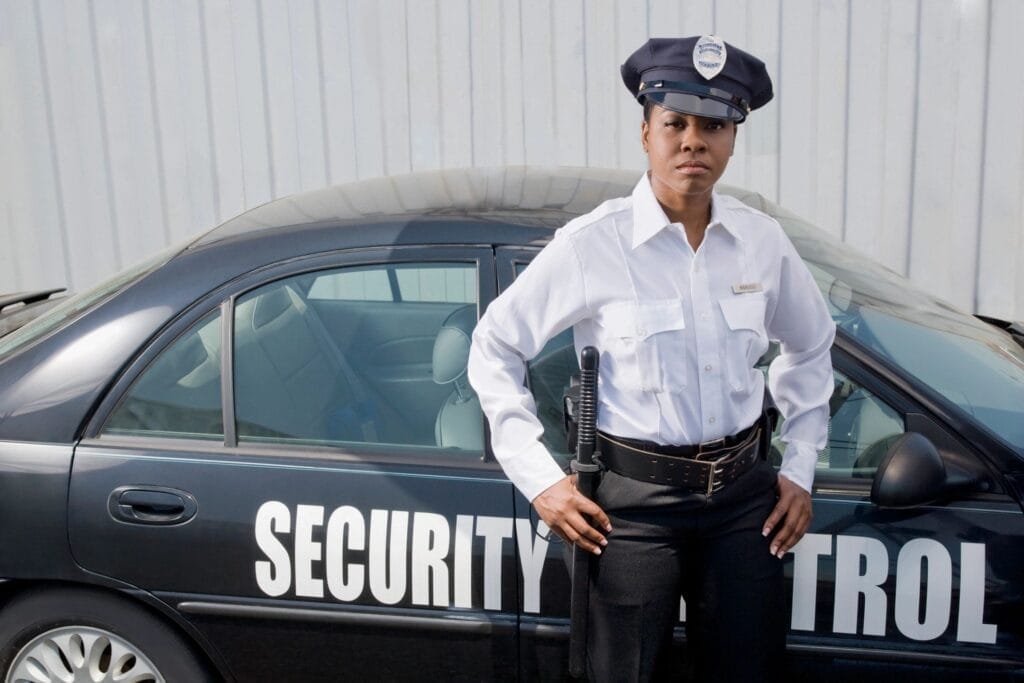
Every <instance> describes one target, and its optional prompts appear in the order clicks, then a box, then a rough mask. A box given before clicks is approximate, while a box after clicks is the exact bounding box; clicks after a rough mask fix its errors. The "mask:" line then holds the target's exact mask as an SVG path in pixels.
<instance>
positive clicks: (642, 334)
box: [636, 327, 647, 337]
mask: <svg viewBox="0 0 1024 683" xmlns="http://www.w3.org/2000/svg"><path fill="white" fill-rule="evenodd" d="M636 333H637V334H638V335H640V336H641V337H642V336H644V335H645V334H647V330H645V329H644V328H642V327H639V328H637V330H636Z"/></svg>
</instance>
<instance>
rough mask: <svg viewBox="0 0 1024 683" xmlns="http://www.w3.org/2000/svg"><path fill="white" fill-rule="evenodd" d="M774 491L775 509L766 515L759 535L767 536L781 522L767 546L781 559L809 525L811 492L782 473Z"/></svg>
mask: <svg viewBox="0 0 1024 683" xmlns="http://www.w3.org/2000/svg"><path fill="white" fill-rule="evenodd" d="M775 493H776V494H777V495H778V497H779V500H778V502H776V503H775V509H773V510H772V513H771V514H770V515H768V519H767V520H766V521H765V523H764V529H763V530H762V531H761V535H762V536H768V535H769V534H771V533H772V530H773V529H775V527H776V526H778V524H779V523H780V522H781V523H782V527H781V528H780V529H779V530H778V532H777V533H776V534H775V538H773V539H772V544H771V547H770V548H769V552H770V553H771V554H772V555H775V556H776V557H778V558H779V559H781V558H782V556H783V555H785V554H786V553H787V552H788V551H789V549H790V548H792V547H793V546H795V545H796V544H797V542H798V541H799V540H800V539H801V538H803V536H804V534H805V533H806V532H807V528H808V527H809V526H810V525H811V517H812V516H813V515H812V513H811V494H810V493H808V492H807V491H805V490H804V489H803V488H802V487H801V486H799V485H797V484H794V483H793V482H791V481H790V480H789V479H787V478H786V477H785V476H784V475H781V474H780V475H779V476H778V480H777V481H776V483H775Z"/></svg>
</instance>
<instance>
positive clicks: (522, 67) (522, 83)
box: [517, 0, 530, 164]
mask: <svg viewBox="0 0 1024 683" xmlns="http://www.w3.org/2000/svg"><path fill="white" fill-rule="evenodd" d="M517 5H518V8H519V9H518V11H519V88H520V91H521V92H522V97H520V98H519V99H520V105H519V106H520V107H521V108H522V110H523V136H522V138H523V163H524V164H529V163H530V160H529V159H528V158H527V157H526V149H527V147H526V135H527V128H526V99H527V98H526V95H527V92H526V54H525V52H524V50H523V0H518V2H517Z"/></svg>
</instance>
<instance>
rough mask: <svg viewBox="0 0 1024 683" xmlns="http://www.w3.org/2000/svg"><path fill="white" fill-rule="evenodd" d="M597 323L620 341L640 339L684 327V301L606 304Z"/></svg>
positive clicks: (669, 300)
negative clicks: (620, 339)
mask: <svg viewBox="0 0 1024 683" xmlns="http://www.w3.org/2000/svg"><path fill="white" fill-rule="evenodd" d="M597 322H598V323H599V324H600V325H601V327H603V328H605V329H606V330H608V331H609V332H610V333H611V334H612V335H613V336H616V337H620V338H622V339H637V340H643V339H646V338H647V337H650V336H651V335H652V334H658V333H659V332H668V331H670V330H682V329H685V328H686V321H685V319H684V317H683V302H682V301H679V300H678V299H661V300H658V301H644V302H641V303H637V302H635V301H623V302H620V303H614V304H609V305H607V306H605V307H603V308H602V309H601V311H600V313H599V315H598V318H597Z"/></svg>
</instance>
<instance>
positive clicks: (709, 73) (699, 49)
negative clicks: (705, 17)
mask: <svg viewBox="0 0 1024 683" xmlns="http://www.w3.org/2000/svg"><path fill="white" fill-rule="evenodd" d="M725 57H726V55H725V41H723V40H722V39H721V38H719V37H718V36H701V37H700V40H698V41H697V44H696V45H694V46H693V66H694V68H696V69H697V73H699V74H700V75H701V76H703V77H704V78H705V79H706V80H709V81H710V80H711V79H712V78H714V77H715V76H717V75H718V74H720V73H721V72H722V69H724V68H725Z"/></svg>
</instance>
